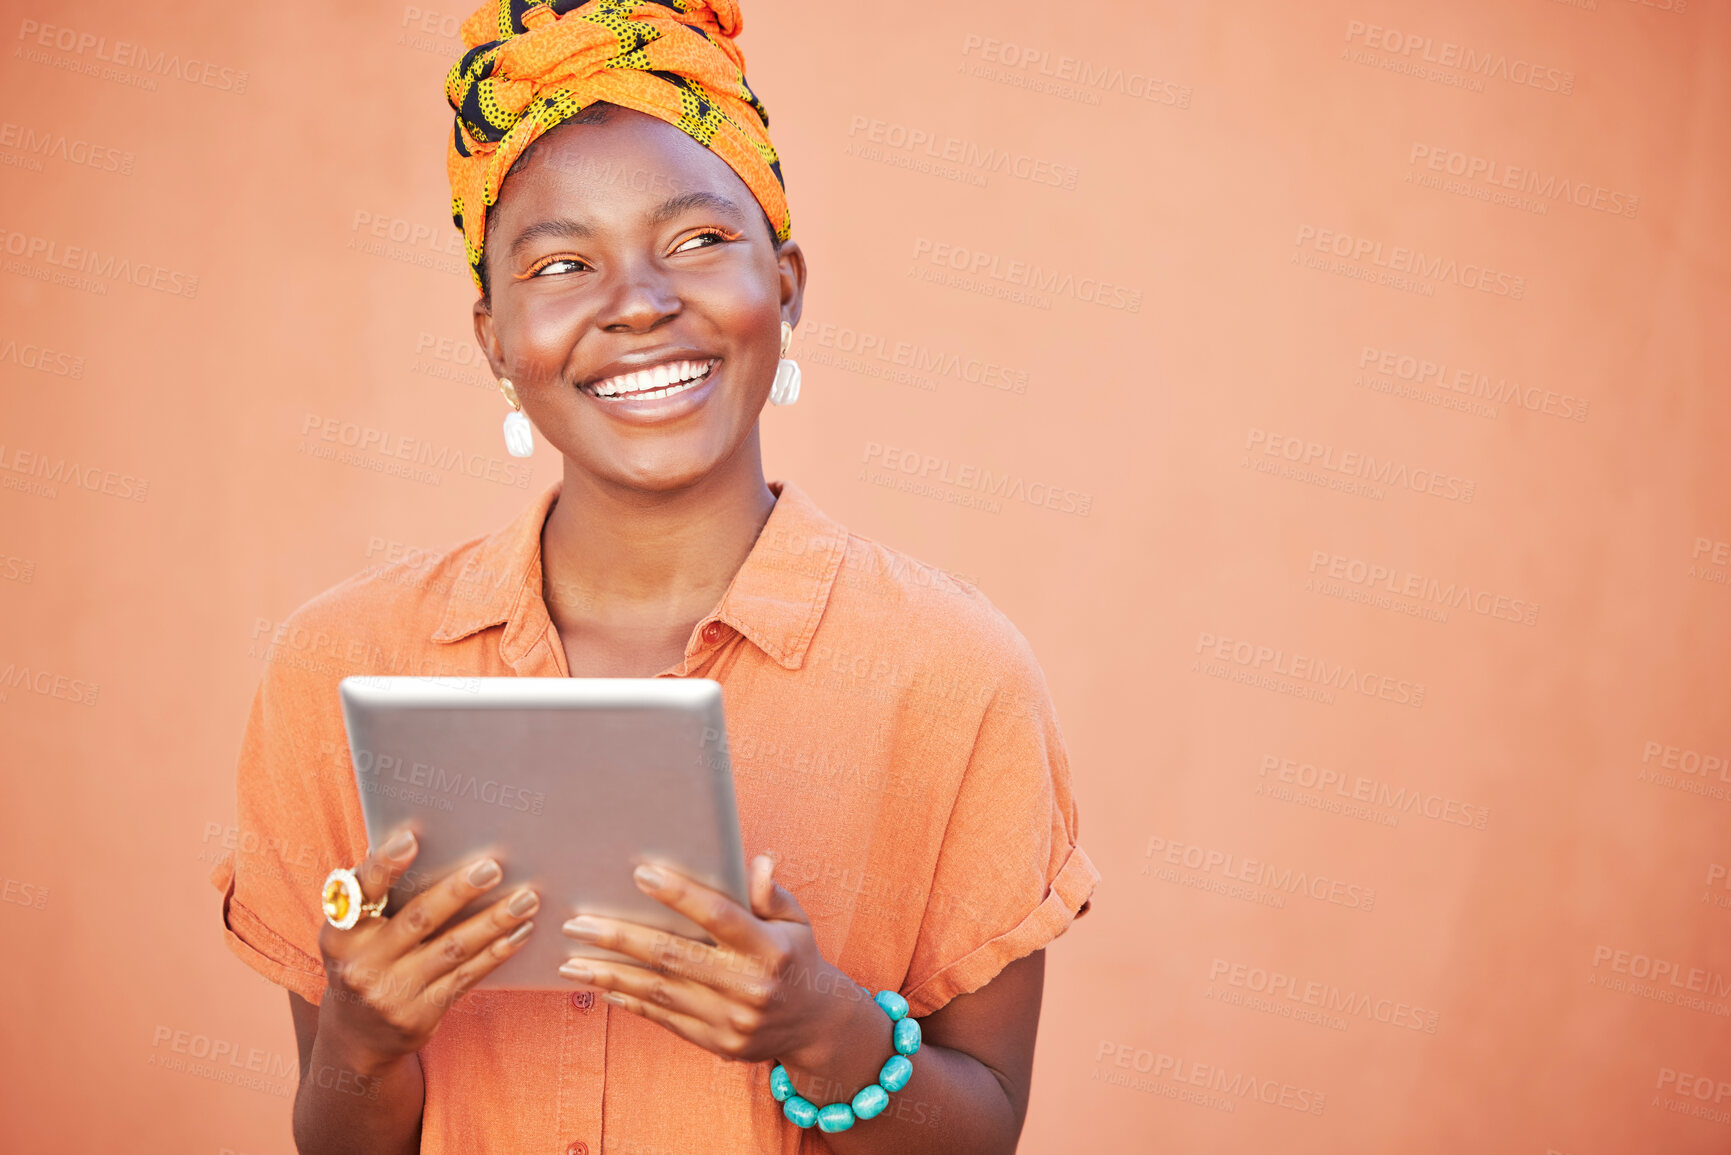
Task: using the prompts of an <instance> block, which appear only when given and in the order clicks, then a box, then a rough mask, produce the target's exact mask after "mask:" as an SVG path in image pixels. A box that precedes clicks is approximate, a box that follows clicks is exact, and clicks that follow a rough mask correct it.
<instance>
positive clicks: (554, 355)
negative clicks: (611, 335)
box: [500, 295, 583, 386]
mask: <svg viewBox="0 0 1731 1155" xmlns="http://www.w3.org/2000/svg"><path fill="white" fill-rule="evenodd" d="M582 316H583V314H582V311H581V309H579V308H578V307H577V306H576V305H575V304H574V303H573V302H571V301H561V300H559V299H558V298H557V297H554V296H552V295H549V296H548V297H547V298H545V299H543V300H537V301H532V302H530V303H529V304H528V305H527V306H526V307H524V308H523V309H521V310H519V311H518V312H517V314H516V315H515V316H513V317H512V318H511V319H510V325H509V328H508V331H507V332H504V333H501V334H500V336H501V337H502V339H503V343H504V345H505V348H506V349H508V350H509V351H510V358H511V367H512V368H513V369H514V370H515V371H516V372H517V373H519V374H521V375H522V379H523V381H524V382H525V383H527V384H529V385H531V386H538V385H546V384H550V383H552V382H555V381H557V380H559V378H560V376H561V371H562V370H563V368H564V366H565V363H566V361H567V360H568V359H569V357H570V355H571V348H572V346H573V345H575V344H576V341H577V334H578V333H580V332H581V331H582V327H583V325H582Z"/></svg>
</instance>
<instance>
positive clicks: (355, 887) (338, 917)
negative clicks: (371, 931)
mask: <svg viewBox="0 0 1731 1155" xmlns="http://www.w3.org/2000/svg"><path fill="white" fill-rule="evenodd" d="M364 897H365V896H364V895H362V894H361V880H360V879H359V878H357V877H355V872H354V871H352V870H349V869H348V868H347V867H338V868H337V869H336V870H333V871H331V872H330V873H329V874H328V875H326V876H325V889H324V908H325V921H326V922H328V923H330V924H331V925H332V926H334V927H336V928H337V929H338V930H348V929H349V928H350V927H352V926H354V925H355V923H357V922H359V921H360V920H361V916H362V915H366V916H367V917H368V918H378V917H379V916H380V915H381V914H383V913H384V910H385V903H386V902H387V901H388V900H389V898H390V896H389V895H386V896H385V897H384V898H381V899H379V900H378V901H377V902H365V901H362V900H363V899H364Z"/></svg>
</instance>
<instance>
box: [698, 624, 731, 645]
mask: <svg viewBox="0 0 1731 1155" xmlns="http://www.w3.org/2000/svg"><path fill="white" fill-rule="evenodd" d="M725 632H727V627H726V626H724V625H722V624H721V623H720V622H710V623H709V624H708V625H707V626H704V627H703V640H704V641H706V642H708V643H709V644H710V645H714V644H715V643H716V642H719V641H720V640H721V635H722V634H724V633H725Z"/></svg>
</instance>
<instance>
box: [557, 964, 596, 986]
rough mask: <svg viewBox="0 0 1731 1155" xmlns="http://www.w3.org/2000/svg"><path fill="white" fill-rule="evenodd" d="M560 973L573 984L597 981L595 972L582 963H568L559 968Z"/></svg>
mask: <svg viewBox="0 0 1731 1155" xmlns="http://www.w3.org/2000/svg"><path fill="white" fill-rule="evenodd" d="M559 973H560V974H562V975H564V976H565V977H566V978H568V979H570V980H572V981H573V982H579V983H587V982H593V981H594V979H595V972H594V971H592V970H590V969H589V968H588V967H586V966H584V965H583V964H582V963H575V962H568V963H566V964H565V965H564V966H562V967H560V968H559Z"/></svg>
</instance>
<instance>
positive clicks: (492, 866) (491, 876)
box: [469, 858, 499, 886]
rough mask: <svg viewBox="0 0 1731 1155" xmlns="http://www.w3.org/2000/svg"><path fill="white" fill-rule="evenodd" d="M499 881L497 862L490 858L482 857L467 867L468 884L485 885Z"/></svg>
mask: <svg viewBox="0 0 1731 1155" xmlns="http://www.w3.org/2000/svg"><path fill="white" fill-rule="evenodd" d="M498 881H499V864H498V863H497V862H494V861H493V860H492V859H491V858H483V859H482V860H481V861H479V862H477V863H476V864H475V865H473V866H471V867H470V868H469V884H470V885H471V886H487V885H488V884H490V883H494V882H498Z"/></svg>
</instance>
